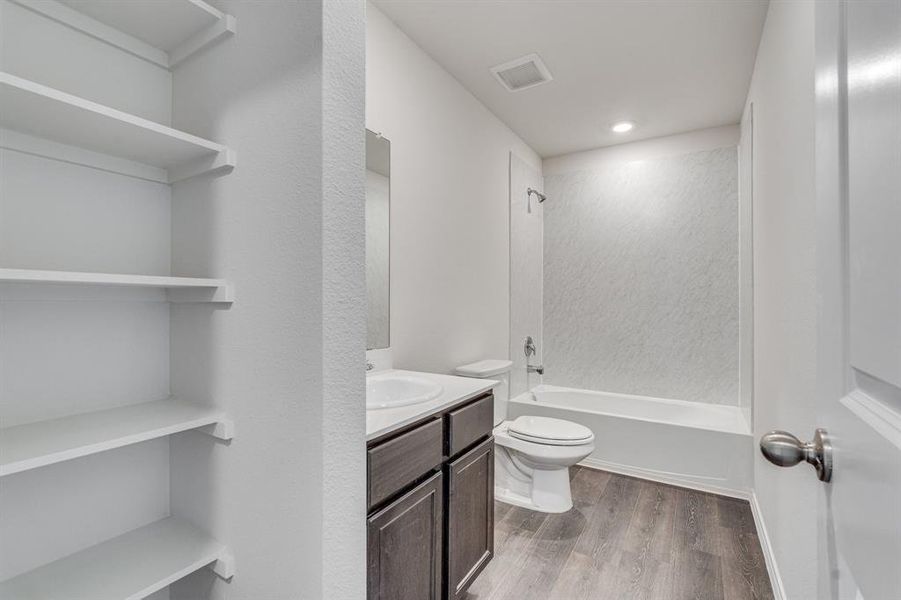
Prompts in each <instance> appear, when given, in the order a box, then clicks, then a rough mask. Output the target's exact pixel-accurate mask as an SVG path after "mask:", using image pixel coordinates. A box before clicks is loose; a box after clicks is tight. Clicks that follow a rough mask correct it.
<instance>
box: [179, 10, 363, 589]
mask: <svg viewBox="0 0 901 600" xmlns="http://www.w3.org/2000/svg"><path fill="white" fill-rule="evenodd" d="M222 6H223V8H224V9H225V10H227V11H228V12H230V13H232V14H234V15H235V16H236V17H237V20H238V23H239V25H238V27H239V32H238V34H237V35H235V36H234V38H232V39H230V40H228V41H226V42H225V43H222V44H219V45H217V46H216V47H215V48H214V49H211V50H210V51H206V52H203V53H201V54H200V55H198V56H196V57H194V58H193V59H192V60H191V61H190V62H188V63H185V64H184V65H182V66H181V68H180V69H179V70H178V71H177V73H176V75H175V86H174V87H175V96H174V110H173V115H174V121H175V123H176V125H177V126H179V127H183V128H186V129H189V130H192V131H196V132H198V133H199V134H200V135H207V136H210V137H213V138H214V139H222V140H225V141H227V142H228V144H229V145H230V146H233V147H234V148H235V150H236V152H237V155H238V166H237V167H236V168H235V170H234V172H233V173H231V174H230V175H228V176H225V177H219V178H195V179H192V180H188V181H185V182H182V183H179V184H176V185H175V186H174V188H173V231H172V257H173V258H172V263H173V267H172V268H173V272H174V273H176V274H180V275H190V274H198V273H204V274H207V275H210V276H221V277H228V278H229V279H232V280H233V281H234V282H235V286H236V290H237V299H236V301H235V304H234V305H233V306H232V307H231V308H230V309H228V310H218V309H216V308H215V307H206V306H181V305H180V306H175V307H173V308H172V327H171V336H172V337H171V345H172V365H171V371H172V387H173V392H174V393H176V394H179V395H183V396H185V397H188V398H192V399H195V400H196V401H200V402H207V403H212V404H215V405H217V406H221V407H222V408H223V409H224V410H225V411H226V412H228V414H229V415H230V416H231V417H232V418H233V419H234V421H235V428H236V434H235V439H234V440H233V442H232V443H231V444H229V445H224V444H210V443H209V441H208V440H204V439H201V438H202V437H203V436H190V435H179V436H176V437H175V438H173V439H172V442H171V457H172V466H171V478H172V486H171V487H172V499H171V503H172V512H173V514H177V515H181V516H185V517H188V518H190V519H191V520H192V521H194V522H196V523H198V524H199V525H200V526H201V527H204V528H206V529H207V530H209V531H211V532H212V533H213V534H214V535H215V536H217V537H218V538H220V539H222V540H223V541H224V542H226V543H228V544H230V545H231V546H232V547H233V549H234V551H235V557H236V565H237V573H236V575H235V577H234V579H233V581H232V582H231V583H226V582H223V581H221V580H219V579H217V578H215V577H214V576H213V575H211V574H210V573H209V572H208V571H201V572H198V573H197V574H195V575H194V576H191V577H189V578H187V579H185V580H182V581H180V582H178V583H177V584H175V585H173V586H172V597H173V598H190V599H191V600H195V599H196V598H207V597H209V598H215V599H234V600H238V599H240V600H243V599H245V598H265V599H267V600H270V599H271V600H294V599H301V600H306V599H311V600H312V599H318V598H360V597H363V595H364V594H365V580H364V573H365V568H364V565H365V550H364V548H365V514H364V510H365V493H364V488H365V472H364V457H365V452H364V448H365V436H364V420H365V410H364V399H363V395H364V368H363V365H364V353H365V273H364V265H363V256H364V249H363V237H364V230H363V224H364V223H363V220H364V219H363V207H364V191H363V177H364V163H363V143H364V123H363V114H362V107H363V85H364V82H363V52H362V51H363V5H362V3H357V2H295V1H288V0H280V1H270V2H265V3H250V2H243V1H240V0H234V1H229V2H223V3H222Z"/></svg>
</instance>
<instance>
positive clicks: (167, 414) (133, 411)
mask: <svg viewBox="0 0 901 600" xmlns="http://www.w3.org/2000/svg"><path fill="white" fill-rule="evenodd" d="M191 429H196V430H198V431H201V432H203V433H206V434H209V435H212V436H214V437H217V438H219V439H223V440H230V439H231V438H232V435H233V434H234V431H233V429H234V427H233V425H232V422H231V421H230V420H228V419H226V418H224V417H223V416H222V414H221V413H220V412H219V411H217V410H215V409H211V408H205V407H201V406H197V405H194V404H191V403H189V402H184V401H180V400H174V399H169V400H159V401H155V402H142V403H140V404H132V405H129V406H121V407H117V408H110V409H106V410H98V411H93V412H89V413H83V414H78V415H72V416H68V417H60V418H58V419H50V420H47V421H37V422H35V423H27V424H25V425H16V426H14V427H4V428H2V429H0V477H2V476H4V475H12V474H14V473H21V472H22V471H28V470H31V469H37V468H39V467H44V466H47V465H52V464H54V463H59V462H63V461H66V460H71V459H73V458H79V457H81V456H87V455H89V454H96V453H98V452H104V451H106V450H113V449H115V448H121V447H122V446H128V445H131V444H138V443H140V442H146V441H147V440H152V439H155V438H160V437H165V436H167V435H172V434H175V433H179V432H182V431H188V430H191Z"/></svg>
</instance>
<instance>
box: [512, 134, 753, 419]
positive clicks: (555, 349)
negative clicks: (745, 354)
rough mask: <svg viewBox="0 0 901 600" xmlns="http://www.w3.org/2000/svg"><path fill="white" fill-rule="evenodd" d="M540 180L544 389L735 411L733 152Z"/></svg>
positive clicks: (736, 292)
mask: <svg viewBox="0 0 901 600" xmlns="http://www.w3.org/2000/svg"><path fill="white" fill-rule="evenodd" d="M544 183H545V187H544V191H545V193H546V194H547V196H548V201H547V202H546V203H544V204H543V205H542V209H543V220H544V224H543V225H544V242H543V245H544V286H543V288H544V307H543V308H544V309H543V314H544V316H543V327H542V329H543V332H542V333H543V341H544V348H543V350H544V356H543V358H544V363H545V367H546V372H545V377H544V383H546V384H551V385H559V386H566V387H571V388H582V389H586V390H600V391H604V392H616V393H621V394H633V395H640V396H651V397H656V398H671V399H677V400H688V401H695V402H706V403H712V404H722V405H734V406H738V405H739V199H738V157H737V149H736V148H735V147H728V148H720V149H715V150H705V151H700V152H691V153H687V154H682V155H678V156H669V157H664V158H655V159H649V160H636V161H631V162H620V163H614V164H609V165H605V166H603V167H600V168H598V169H597V170H590V171H577V172H569V173H561V174H555V175H549V176H546V178H545V182H544ZM511 342H516V340H515V339H513V340H511ZM511 345H513V344H511Z"/></svg>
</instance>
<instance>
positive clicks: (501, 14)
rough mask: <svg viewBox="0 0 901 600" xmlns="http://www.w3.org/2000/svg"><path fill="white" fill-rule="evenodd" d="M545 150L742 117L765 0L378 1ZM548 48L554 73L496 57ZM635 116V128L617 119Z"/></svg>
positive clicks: (594, 144) (545, 52) (598, 143)
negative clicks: (508, 68)
mask: <svg viewBox="0 0 901 600" xmlns="http://www.w3.org/2000/svg"><path fill="white" fill-rule="evenodd" d="M374 2H375V4H376V6H377V7H378V8H380V9H381V10H382V11H383V12H384V13H385V14H386V15H387V16H388V17H389V18H390V19H391V20H393V21H394V22H395V23H396V24H397V25H398V27H400V28H401V29H402V30H403V31H404V32H405V33H406V34H407V35H409V36H410V37H411V38H412V39H413V40H414V41H415V42H416V43H417V44H419V46H420V47H422V48H423V49H424V50H425V51H426V52H427V53H428V54H430V55H431V56H432V57H433V58H434V59H435V60H436V61H438V62H439V63H440V64H441V65H442V66H443V67H444V68H445V69H447V70H448V71H450V73H451V74H452V75H453V76H454V77H456V78H457V79H458V80H459V81H460V82H461V83H462V84H463V85H464V86H465V87H466V88H467V89H469V91H470V92H472V93H473V94H474V95H475V96H476V97H477V98H478V99H479V100H481V101H482V102H483V103H484V104H485V105H487V106H488V108H490V109H491V110H492V111H493V112H494V114H496V115H497V116H498V117H500V119H501V120H503V121H504V122H505V123H506V124H507V125H508V126H509V127H510V128H511V129H513V130H514V131H515V132H516V133H518V134H519V135H520V136H521V137H522V138H523V139H524V140H525V141H526V142H527V143H528V144H529V145H530V146H532V148H533V149H534V150H535V151H536V152H538V153H539V154H540V155H542V156H543V157H548V156H555V155H559V154H565V153H568V152H575V151H579V150H586V149H589V148H597V147H600V146H608V145H612V144H619V143H623V142H627V141H635V140H640V139H646V138H652V137H658V136H661V135H669V134H673V133H679V132H683V131H690V130H693V129H701V128H705V127H713V126H717V125H726V124H732V123H737V122H738V121H739V119H740V118H741V112H742V108H743V106H744V101H745V96H746V95H747V92H748V85H749V83H750V79H751V72H752V70H753V67H754V59H755V56H756V54H757V44H758V42H759V40H760V34H761V31H762V29H763V22H764V20H765V17H766V9H767V2H766V0H580V1H568V0H517V1H509V0H508V1H501V0H412V1H411V0H374ZM532 52H537V53H538V54H539V55H540V56H541V58H542V59H544V62H545V64H546V65H547V66H548V68H549V69H550V71H551V74H552V75H553V77H554V80H553V81H552V82H550V83H547V84H543V85H540V86H536V87H534V88H531V89H526V90H522V91H519V92H513V93H511V92H508V91H506V90H505V89H504V88H503V87H501V85H500V84H499V83H498V82H497V80H496V79H495V78H494V77H493V76H492V74H491V73H490V71H489V69H490V67H492V66H494V65H496V64H499V63H503V62H506V61H509V60H511V59H514V58H518V57H520V56H522V55H525V54H529V53H532ZM622 119H629V120H634V121H636V122H637V123H638V126H637V127H636V129H635V130H634V131H633V132H632V133H630V134H625V135H623V134H614V133H612V132H611V131H610V129H609V125H610V124H611V123H612V122H614V121H618V120H622Z"/></svg>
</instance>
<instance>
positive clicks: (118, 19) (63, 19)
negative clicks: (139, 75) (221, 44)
mask: <svg viewBox="0 0 901 600" xmlns="http://www.w3.org/2000/svg"><path fill="white" fill-rule="evenodd" d="M13 2H16V3H17V4H20V5H22V6H24V7H26V8H29V9H31V10H33V11H35V12H37V13H40V14H43V15H45V16H47V17H49V18H51V19H53V20H55V21H59V22H60V23H63V24H65V25H68V26H69V27H72V28H73V29H77V30H79V31H83V32H84V33H86V34H88V35H90V36H91V37H93V38H96V39H98V40H101V41H103V42H106V43H107V44H110V45H112V46H115V47H117V48H119V49H121V50H124V51H125V52H128V53H130V54H133V55H135V56H137V57H139V58H143V59H144V60H147V61H149V62H152V63H154V64H156V65H159V66H161V67H163V68H166V69H171V68H174V67H176V66H177V65H179V64H180V63H181V62H183V61H184V60H185V59H187V58H188V57H189V56H191V55H192V54H194V53H195V52H198V51H200V50H202V49H203V48H206V47H207V46H209V45H211V44H213V43H215V42H217V41H219V40H222V39H224V38H226V37H228V36H230V35H233V34H234V33H235V25H236V22H235V18H234V17H233V16H231V15H228V14H225V13H223V12H221V11H220V10H218V9H216V8H215V7H213V6H210V5H209V4H207V3H206V2H203V1H202V0H128V1H114V0H62V1H61V2H57V1H55V0H13Z"/></svg>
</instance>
